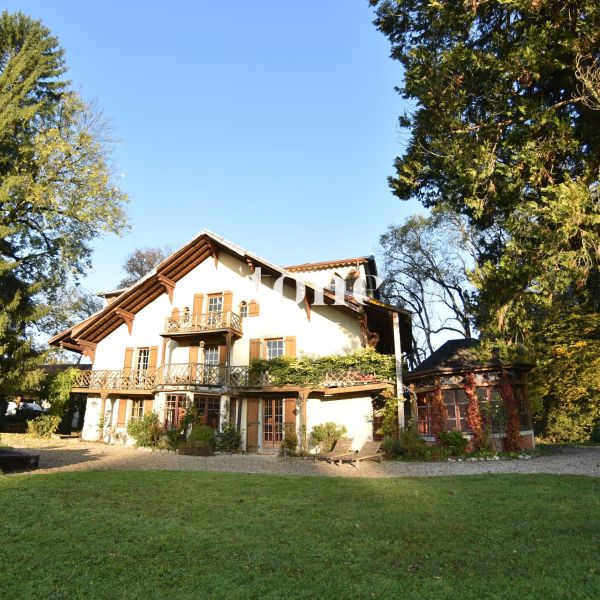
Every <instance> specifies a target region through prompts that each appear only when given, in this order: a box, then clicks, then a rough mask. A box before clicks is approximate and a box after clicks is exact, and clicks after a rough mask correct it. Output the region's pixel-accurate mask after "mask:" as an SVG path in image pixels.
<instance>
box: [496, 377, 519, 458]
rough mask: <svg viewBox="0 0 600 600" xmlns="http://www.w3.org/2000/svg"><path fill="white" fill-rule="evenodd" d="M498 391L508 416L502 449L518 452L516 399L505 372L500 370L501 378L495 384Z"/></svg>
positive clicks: (517, 410)
mask: <svg viewBox="0 0 600 600" xmlns="http://www.w3.org/2000/svg"><path fill="white" fill-rule="evenodd" d="M496 387H497V388H498V392H500V396H501V397H502V402H503V403H504V410H505V412H506V415H507V417H508V419H507V421H506V437H505V438H504V440H503V446H504V450H505V451H506V452H518V451H519V450H520V445H519V441H520V438H521V434H520V431H519V430H520V427H521V424H520V422H519V409H518V408H517V401H516V400H515V395H514V393H513V389H512V386H511V385H510V383H509V382H508V378H507V377H506V373H504V371H503V372H502V378H501V379H500V382H499V383H497V384H496Z"/></svg>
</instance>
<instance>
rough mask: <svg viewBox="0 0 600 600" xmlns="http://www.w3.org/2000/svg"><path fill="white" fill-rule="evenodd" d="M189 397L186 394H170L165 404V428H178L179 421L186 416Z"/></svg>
mask: <svg viewBox="0 0 600 600" xmlns="http://www.w3.org/2000/svg"><path fill="white" fill-rule="evenodd" d="M186 404H187V396H186V395H184V394H169V395H168V396H167V401H166V403H165V427H166V428H167V429H172V428H173V427H177V424H178V423H179V419H180V418H181V417H182V416H183V415H184V414H185V407H186Z"/></svg>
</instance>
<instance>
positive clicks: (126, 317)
mask: <svg viewBox="0 0 600 600" xmlns="http://www.w3.org/2000/svg"><path fill="white" fill-rule="evenodd" d="M115 313H116V314H117V315H118V316H119V317H121V319H123V321H124V322H125V325H127V329H129V335H130V336H131V329H132V327H133V319H135V315H134V314H133V313H130V312H128V311H126V310H124V309H122V308H117V309H116V310H115Z"/></svg>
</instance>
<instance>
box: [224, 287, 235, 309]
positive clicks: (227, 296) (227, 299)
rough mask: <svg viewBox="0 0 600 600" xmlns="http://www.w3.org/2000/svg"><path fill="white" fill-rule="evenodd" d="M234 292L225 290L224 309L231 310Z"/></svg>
mask: <svg viewBox="0 0 600 600" xmlns="http://www.w3.org/2000/svg"><path fill="white" fill-rule="evenodd" d="M232 302H233V294H232V293H231V292H230V291H227V292H223V310H224V311H226V310H231V306H232Z"/></svg>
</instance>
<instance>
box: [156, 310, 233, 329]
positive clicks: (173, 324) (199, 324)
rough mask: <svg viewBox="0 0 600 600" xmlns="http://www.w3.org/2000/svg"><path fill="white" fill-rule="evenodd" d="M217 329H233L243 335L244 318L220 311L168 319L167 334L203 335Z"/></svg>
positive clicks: (166, 322) (166, 324)
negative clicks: (204, 332) (202, 333)
mask: <svg viewBox="0 0 600 600" xmlns="http://www.w3.org/2000/svg"><path fill="white" fill-rule="evenodd" d="M217 329H233V330H234V331H237V332H238V333H242V317H240V316H239V315H236V314H235V313H234V312H232V311H230V310H219V311H215V312H209V313H203V314H199V315H180V316H179V317H167V319H166V321H165V334H176V333H201V332H203V331H215V330H217Z"/></svg>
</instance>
